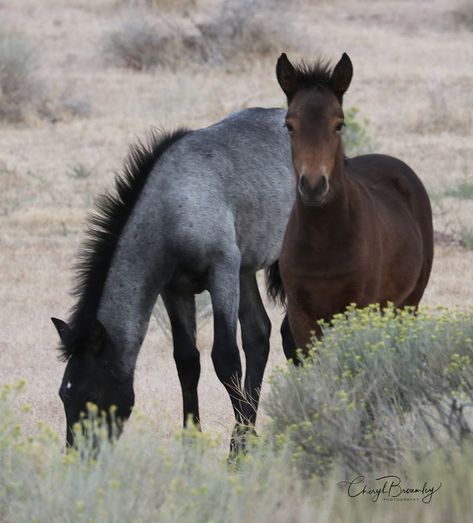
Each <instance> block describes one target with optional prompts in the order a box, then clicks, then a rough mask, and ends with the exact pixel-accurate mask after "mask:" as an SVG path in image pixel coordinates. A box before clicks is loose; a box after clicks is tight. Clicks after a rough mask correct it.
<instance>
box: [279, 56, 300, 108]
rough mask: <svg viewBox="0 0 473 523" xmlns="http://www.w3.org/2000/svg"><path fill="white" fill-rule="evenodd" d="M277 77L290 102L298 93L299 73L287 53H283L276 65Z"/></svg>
mask: <svg viewBox="0 0 473 523" xmlns="http://www.w3.org/2000/svg"><path fill="white" fill-rule="evenodd" d="M276 77H277V79H278V82H279V85H280V86H281V89H282V90H283V91H284V93H285V94H286V96H287V99H288V101H289V100H290V99H291V98H292V97H293V96H294V95H295V94H296V91H297V71H296V70H295V68H294V66H293V65H292V64H291V62H290V61H289V58H288V57H287V56H286V53H282V55H281V56H280V57H279V59H278V63H277V64H276Z"/></svg>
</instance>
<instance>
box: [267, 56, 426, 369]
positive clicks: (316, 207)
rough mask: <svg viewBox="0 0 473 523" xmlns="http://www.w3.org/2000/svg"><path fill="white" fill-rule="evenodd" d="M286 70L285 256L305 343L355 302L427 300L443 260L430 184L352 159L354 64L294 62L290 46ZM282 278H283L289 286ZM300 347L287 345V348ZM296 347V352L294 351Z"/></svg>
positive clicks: (281, 73) (292, 321)
mask: <svg viewBox="0 0 473 523" xmlns="http://www.w3.org/2000/svg"><path fill="white" fill-rule="evenodd" d="M276 75H277V79H278V82H279V85H280V86H281V88H282V90H283V91H284V93H285V94H286V96H287V101H288V110H287V114H286V127H287V129H288V132H289V135H290V137H291V151H292V163H293V167H294V175H295V181H296V187H297V188H296V189H295V191H296V197H295V202H294V205H293V208H292V211H291V214H290V217H289V222H288V225H287V229H286V232H285V235H284V240H283V247H282V252H281V257H280V261H279V270H280V278H281V281H280V282H274V281H273V295H274V291H275V289H276V292H277V291H278V290H279V292H280V294H281V295H282V293H283V292H285V293H286V299H287V314H288V321H289V325H290V330H291V331H292V334H293V336H294V340H295V344H296V346H297V347H299V348H301V349H304V348H305V347H306V344H307V343H308V342H309V341H310V338H311V333H312V332H315V335H316V336H318V337H320V336H321V334H322V333H321V328H320V326H319V325H318V323H317V322H318V320H325V321H327V322H329V321H330V319H331V317H332V316H333V315H334V314H335V313H341V312H343V311H344V310H345V309H346V307H347V306H348V305H349V304H351V303H355V304H356V305H357V306H359V307H365V306H367V305H368V304H372V303H379V304H381V306H385V305H386V304H387V302H392V303H393V304H394V305H395V306H397V307H404V306H412V307H415V308H417V306H418V304H419V301H420V300H421V298H422V295H423V293H424V290H425V287H426V285H427V282H428V280H429V275H430V271H431V267H432V259H433V229H432V211H431V206H430V201H429V197H428V195H427V192H426V190H425V188H424V186H423V184H422V182H421V181H420V180H419V178H418V177H417V175H416V174H415V173H414V171H413V170H412V169H411V168H410V167H408V166H407V165H406V164H405V163H403V162H402V161H400V160H398V159H396V158H392V157H389V156H385V155H378V154H369V155H364V156H357V157H355V158H350V159H349V158H346V157H345V156H344V154H343V146H342V130H343V127H344V125H345V122H344V115H343V108H342V102H343V96H344V94H345V92H346V90H347V89H348V86H349V85H350V82H351V79H352V75H353V66H352V63H351V60H350V58H349V57H348V55H347V54H343V56H342V58H341V60H340V61H339V62H338V63H337V65H336V66H335V67H334V68H333V70H332V69H331V68H330V66H329V65H327V64H324V63H321V62H319V63H317V64H315V65H313V66H309V65H307V64H302V65H299V66H293V65H292V63H291V62H290V61H289V59H288V58H287V56H286V55H285V54H282V55H281V57H280V58H279V60H278V62H277V67H276ZM281 284H282V286H281ZM292 348H293V346H291V345H290V346H289V347H285V351H286V355H287V356H289V357H292V358H293V359H294V360H295V361H296V362H297V355H296V354H294V353H293V354H291V350H292ZM286 349H287V350H286Z"/></svg>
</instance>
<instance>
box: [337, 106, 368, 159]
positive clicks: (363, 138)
mask: <svg viewBox="0 0 473 523" xmlns="http://www.w3.org/2000/svg"><path fill="white" fill-rule="evenodd" d="M359 113H360V110H359V109H358V107H348V108H347V109H345V124H346V128H345V131H344V133H343V146H344V147H345V152H346V153H347V154H348V155H349V156H355V155H357V154H365V153H368V152H370V151H371V149H372V145H373V144H372V139H371V136H370V133H369V125H370V122H369V120H368V119H367V118H360V114H359Z"/></svg>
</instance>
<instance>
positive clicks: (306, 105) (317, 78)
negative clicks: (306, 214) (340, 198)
mask: <svg viewBox="0 0 473 523" xmlns="http://www.w3.org/2000/svg"><path fill="white" fill-rule="evenodd" d="M276 75H277V78H278V82H279V85H280V86H281V88H282V90H283V91H284V92H285V94H286V96H287V100H288V111H287V114H286V127H287V129H288V131H289V134H290V136H291V144H292V158H293V164H294V171H295V174H296V176H297V184H298V185H297V187H298V192H299V194H300V197H301V199H302V202H303V203H304V204H306V205H314V206H319V205H322V204H324V203H326V202H327V201H328V200H329V199H330V196H331V181H332V176H333V173H334V171H335V167H336V162H337V159H338V158H340V157H341V148H342V144H341V134H342V130H343V127H344V125H345V123H344V116H343V110H342V101H343V95H344V94H345V91H346V90H347V89H348V86H349V85H350V81H351V78H352V75H353V66H352V63H351V60H350V58H349V57H348V55H347V54H343V56H342V58H341V60H340V61H339V62H338V64H337V65H336V66H335V67H334V68H333V71H331V70H330V68H329V67H328V66H327V65H325V64H317V65H315V66H313V67H309V66H307V65H304V64H303V65H301V66H298V67H294V66H293V65H292V64H291V62H290V61H289V60H288V58H287V56H286V55H285V54H284V53H283V54H282V55H281V56H280V58H279V60H278V63H277V67H276Z"/></svg>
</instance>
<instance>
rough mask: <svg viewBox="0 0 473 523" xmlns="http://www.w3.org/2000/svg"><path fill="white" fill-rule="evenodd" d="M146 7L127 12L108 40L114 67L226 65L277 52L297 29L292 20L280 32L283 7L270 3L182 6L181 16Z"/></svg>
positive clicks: (246, 0) (243, 1)
mask: <svg viewBox="0 0 473 523" xmlns="http://www.w3.org/2000/svg"><path fill="white" fill-rule="evenodd" d="M140 4H141V7H140V8H138V9H133V10H132V9H125V10H123V13H122V16H123V19H122V21H121V22H120V23H119V25H118V27H117V28H116V29H115V30H114V31H112V32H111V33H109V34H108V35H107V36H106V38H105V44H104V49H105V56H106V59H107V60H108V62H109V63H111V64H113V65H118V66H122V67H127V68H130V69H135V70H147V69H153V68H156V67H159V66H167V67H171V68H177V67H183V66H186V65H189V64H192V63H197V64H210V65H213V66H216V65H222V64H225V63H227V62H233V61H235V60H236V59H240V58H242V56H245V58H248V57H255V56H256V57H261V56H268V55H270V54H274V53H276V52H277V50H279V49H280V48H281V45H282V44H283V43H284V42H285V41H287V39H288V37H290V36H291V31H292V28H291V20H290V17H287V16H286V19H285V24H284V32H282V31H281V30H280V28H279V24H278V23H277V21H278V18H277V17H275V16H274V13H273V12H272V10H273V9H275V8H276V9H278V3H276V4H275V5H272V4H271V3H270V2H268V1H267V0H258V1H251V0H241V1H240V2H238V3H237V2H230V1H229V0H225V1H224V2H223V3H222V4H221V5H220V6H219V7H218V8H216V9H213V10H209V9H208V10H199V9H198V8H194V9H191V7H192V6H191V5H190V4H189V5H187V4H185V5H186V6H187V7H185V6H184V4H180V5H181V9H180V10H179V12H177V13H174V14H173V15H171V16H170V13H169V9H170V8H169V6H168V5H167V3H166V2H165V3H164V5H162V4H161V2H151V1H146V2H140ZM150 6H154V7H150ZM157 6H159V7H160V9H156V7H157Z"/></svg>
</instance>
